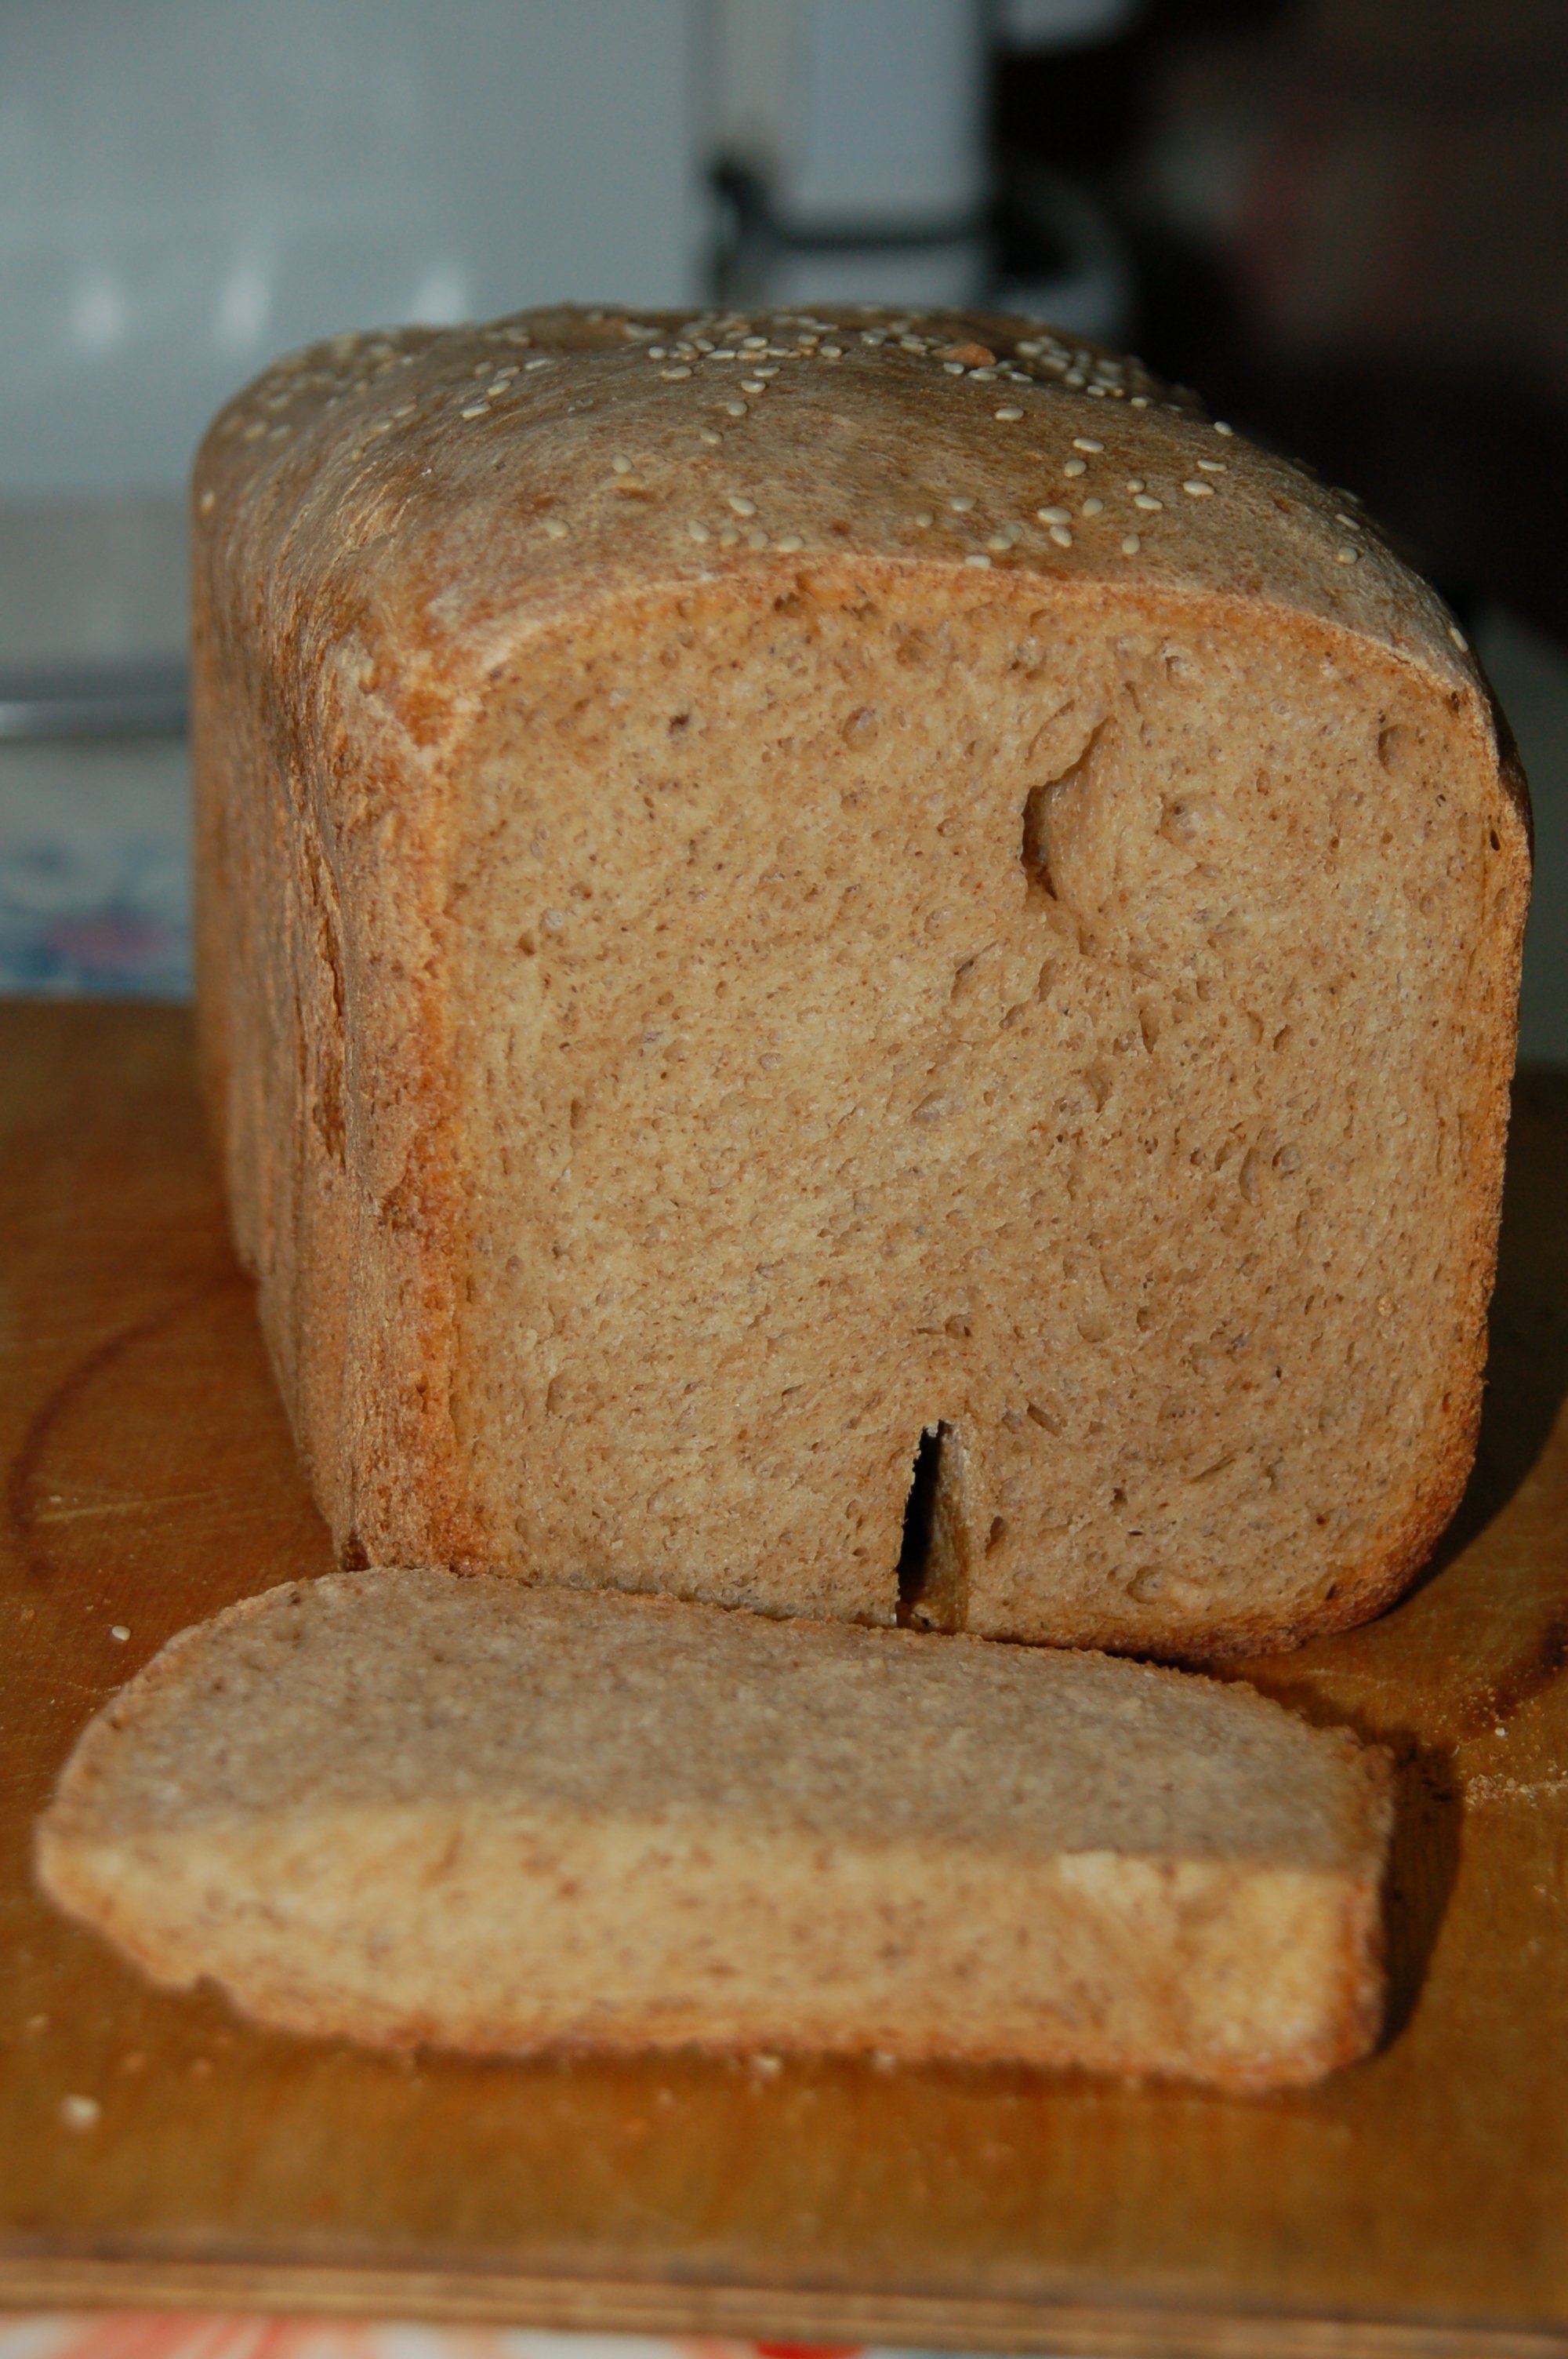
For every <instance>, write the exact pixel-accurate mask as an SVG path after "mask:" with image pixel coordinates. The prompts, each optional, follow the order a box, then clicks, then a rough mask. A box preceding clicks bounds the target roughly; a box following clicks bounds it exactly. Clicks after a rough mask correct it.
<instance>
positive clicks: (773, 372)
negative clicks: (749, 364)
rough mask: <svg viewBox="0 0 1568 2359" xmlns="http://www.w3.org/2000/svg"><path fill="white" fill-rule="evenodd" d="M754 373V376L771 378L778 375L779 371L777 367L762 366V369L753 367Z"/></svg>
mask: <svg viewBox="0 0 1568 2359" xmlns="http://www.w3.org/2000/svg"><path fill="white" fill-rule="evenodd" d="M752 375H753V376H760V377H762V378H763V379H771V378H773V377H775V376H777V375H778V371H777V369H776V368H765V369H764V368H760V369H753V370H752Z"/></svg>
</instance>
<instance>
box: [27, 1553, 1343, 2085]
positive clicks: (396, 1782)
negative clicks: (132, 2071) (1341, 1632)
mask: <svg viewBox="0 0 1568 2359" xmlns="http://www.w3.org/2000/svg"><path fill="white" fill-rule="evenodd" d="M1389 1822H1390V1801H1389V1792H1388V1776H1387V1764H1386V1760H1385V1758H1384V1756H1382V1755H1380V1754H1379V1753H1377V1752H1374V1751H1368V1750H1367V1749H1365V1748H1363V1747H1362V1746H1361V1745H1358V1744H1357V1742H1356V1740H1355V1739H1354V1738H1353V1737H1351V1736H1350V1735H1348V1734H1344V1733H1342V1732H1338V1731H1327V1732H1325V1731H1323V1730H1319V1729H1313V1728H1310V1727H1308V1726H1307V1725H1306V1724H1305V1723H1303V1722H1301V1721H1299V1720H1297V1719H1295V1718H1294V1717H1293V1716H1292V1714H1291V1713H1289V1712H1286V1711H1284V1710H1283V1709H1281V1707H1280V1706H1279V1705H1277V1704H1274V1703H1271V1702H1269V1701H1265V1700H1264V1699H1263V1698H1262V1697H1260V1696H1259V1695H1257V1694H1255V1693H1254V1692H1253V1691H1252V1690H1250V1689H1248V1688H1246V1687H1241V1686H1228V1685H1222V1684H1220V1683H1218V1682H1216V1681H1212V1680H1205V1679H1199V1678H1196V1677H1194V1676H1191V1675H1188V1674H1185V1673H1182V1672H1177V1671H1169V1670H1161V1669H1152V1668H1150V1667H1147V1666H1144V1665H1141V1664H1135V1663H1131V1662H1127V1661H1119V1660H1115V1659H1112V1658H1108V1657H1105V1656H1100V1655H1093V1654H1085V1653H1060V1652H1052V1651H1041V1650H1036V1649H1033V1648H1023V1647H1009V1646H1000V1645H997V1644H993V1643H990V1642H988V1641H985V1640H980V1639H973V1638H966V1637H955V1638H947V1637H940V1636H920V1635H917V1634H915V1633H914V1632H910V1631H901V1630H892V1631H888V1630H874V1629H864V1628H856V1627H853V1626H845V1625H834V1624H825V1623H818V1622H806V1621H795V1622H782V1621H772V1620H766V1619H763V1618H761V1617H757V1616H752V1615H750V1614H735V1613H730V1612H726V1611H724V1610H722V1609H719V1608H715V1607H709V1606H702V1605H693V1604H687V1603H676V1602H673V1601H665V1600H659V1599H644V1598H634V1597H622V1596H617V1595H614V1594H607V1593H584V1592H579V1591H573V1590H555V1589H527V1588H523V1587H520V1586H518V1585H517V1584H515V1583H514V1582H506V1581H502V1580H497V1579H493V1578H487V1577H483V1576H474V1577H463V1576H456V1575H453V1574H450V1573H446V1572H436V1571H382V1572H375V1573H351V1574H344V1575H339V1576H334V1577H332V1578H330V1579H327V1580H323V1581H319V1582H299V1583H292V1584H289V1585H288V1586H286V1587H283V1588H278V1589H274V1590H270V1591H269V1592H267V1593H266V1594H265V1596H261V1597H257V1598H253V1599H251V1600H248V1601H247V1602H246V1603H243V1604H240V1605H237V1606H234V1607H232V1608H231V1609H230V1610H229V1611H228V1612H227V1613H224V1614H220V1615H219V1616H218V1617H217V1618H216V1619H215V1620H214V1621H211V1622H209V1623H205V1624H202V1625H200V1626H199V1627H198V1628H195V1629H193V1630H189V1631H187V1632H185V1633H184V1634H183V1636H180V1637H178V1638H177V1639H176V1640H175V1641H174V1642H173V1643H172V1644H171V1645H170V1646H168V1647H166V1648H165V1649H164V1650H163V1652H162V1653H161V1654H160V1655H159V1656H158V1657H157V1658H156V1659H155V1660H154V1661H153V1662H152V1663H151V1664H149V1665H148V1666H147V1668H146V1670H144V1671H143V1672H142V1673H141V1674H140V1675H139V1676H138V1677H137V1678H136V1679H135V1680H133V1681H132V1682H131V1684H130V1686H129V1687H128V1688H127V1689H126V1690H124V1693H123V1694H122V1695H120V1696H119V1697H118V1698H117V1699H116V1701H114V1703H112V1704H111V1705H109V1706H108V1707H107V1708H106V1709H105V1710H104V1711H103V1712H101V1713H100V1714H99V1716H98V1717H97V1719H96V1720H95V1721H94V1722H93V1723H92V1725H91V1726H90V1727H89V1728H88V1730H87V1731H86V1733H85V1734H84V1735H83V1736H82V1738H81V1741H80V1743H79V1744H78V1745H77V1748H76V1751H75V1753H74V1754H73V1756H72V1757H71V1760H70V1764H69V1766H68V1767H67V1769H66V1771H65V1774H64V1776H63V1777H62V1779H61V1781H60V1785H59V1791H58V1793H57V1795H56V1797H55V1799H54V1801H53V1803H52V1805H51V1807H50V1809H49V1811H48V1813H47V1815H46V1816H45V1818H44V1819H43V1821H42V1822H41V1826H40V1830H39V1837H38V1866H39V1872H40V1875H41V1877H42V1880H43V1883H44V1885H45V1886H46V1887H47V1889H48V1890H49V1892H50V1893H51V1894H52V1895H53V1897H55V1899H56V1900H58V1901H59V1903H60V1904H61V1905H62V1906H63V1907H65V1908H68V1909H70V1910H71V1911H72V1912H73V1913H74V1914H75V1915H77V1916H79V1917H81V1918H83V1919H86V1920H87V1921H88V1922H89V1923H91V1924H93V1925H95V1926H97V1927H98V1928H99V1929H100V1930H102V1931H103V1932H104V1933H106V1934H108V1935H109V1936H110V1937H111V1938H112V1939H113V1940H114V1941H116V1942H117V1943H118V1944H119V1945H120V1947H121V1948H122V1949H123V1950H124V1951H127V1952H129V1954H130V1955H131V1956H132V1957H133V1958H134V1959H135V1960H136V1961H137V1962H138V1963H140V1964H141V1965H142V1966H144V1967H145V1968H146V1970H147V1972H148V1973H151V1974H152V1975H153V1976H154V1977H155V1978H156V1979H157V1981H159V1982H162V1983H165V1984H189V1983H191V1982H193V1981H195V1980H196V1979H197V1978H198V1977H200V1976H203V1975H205V1976H210V1977H211V1978H212V1979H213V1980H214V1981H216V1982H218V1983H220V1984H222V1985H223V1986H224V1988H225V1989H226V1990H228V1991H229V1992H230V1993H231V1995H232V1997H233V1998H234V1999H235V2001H236V2002H237V2003H238V2005H239V2006H241V2007H242V2008H243V2010H244V2011H245V2012H246V2013H247V2014H249V2015H252V2016H254V2017H256V2018H258V2019H259V2020H260V2021H262V2022H264V2023H268V2024H275V2025H279V2026H282V2027H287V2028H289V2029H292V2030H297V2031H305V2032H315V2033H325V2034H342V2035H345V2036H347V2037H349V2038H358V2039H365V2040H373V2041H379V2042H391V2043H407V2042H414V2041H429V2042H434V2043H438V2044H441V2045H445V2046H449V2047H455V2048H459V2049H469V2050H476V2051H481V2050H490V2051H524V2050H528V2049H537V2048H540V2047H544V2046H552V2045H560V2044H573V2043H580V2044H585V2045H589V2046H596V2047H609V2048H619V2049H625V2048H634V2047H643V2046H659V2047H665V2046H675V2045H686V2044H695V2045H699V2046H702V2047H708V2048H719V2049H818V2050H822V2049H838V2050H849V2051H854V2050H862V2051H864V2050H872V2051H876V2050H881V2051H886V2052H888V2053H891V2054H892V2055H895V2056H900V2057H905V2058H910V2059H925V2058H937V2057H950V2058H966V2059H975V2060H993V2059H994V2060H1001V2059H1013V2060H1027V2061H1030V2062H1035V2063H1042V2064H1053V2065H1055V2064H1076V2065H1085V2066H1089V2067H1092V2068H1095V2069H1099V2070H1107V2071H1114V2072H1119V2073H1124V2074H1142V2073H1156V2074H1173V2075H1178V2076H1184V2077H1190V2078H1194V2079H1197V2080H1202V2081H1208V2082H1217V2083H1220V2084H1222V2085H1225V2086H1227V2087H1232V2088H1242V2089H1255V2088H1264V2087H1269V2086H1271V2085H1274V2084H1280V2083H1288V2082H1303V2081H1307V2080H1311V2079H1313V2078H1314V2077H1315V2076H1316V2075H1318V2074H1320V2073H1322V2072H1324V2071H1327V2070H1328V2069H1329V2068H1330V2067H1332V2066H1334V2065H1336V2064H1339V2063H1343V2062H1345V2061H1346V2060H1348V2059H1350V2058H1352V2057H1355V2056H1357V2055H1359V2054H1361V2053H1362V2052H1363V2051H1364V2050H1365V2049H1367V2048H1368V2046H1369V2045H1370V2043H1371V2041H1372V2039H1373V2038H1374V2037H1375V2035H1376V2031H1377V2027H1378V2023H1379V2002H1380V1990H1381V1984H1380V1970H1379V1881H1380V1876H1381V1872H1382V1865H1383V1860H1384V1854H1385V1850H1386V1844H1387V1838H1388V1831H1389Z"/></svg>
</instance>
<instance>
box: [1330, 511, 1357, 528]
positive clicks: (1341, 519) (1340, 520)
mask: <svg viewBox="0 0 1568 2359" xmlns="http://www.w3.org/2000/svg"><path fill="white" fill-rule="evenodd" d="M1334 521H1335V523H1336V524H1343V525H1347V526H1348V527H1349V528H1350V530H1351V531H1352V532H1359V531H1360V529H1361V519H1360V517H1359V516H1339V515H1337V514H1336V516H1335V519H1334Z"/></svg>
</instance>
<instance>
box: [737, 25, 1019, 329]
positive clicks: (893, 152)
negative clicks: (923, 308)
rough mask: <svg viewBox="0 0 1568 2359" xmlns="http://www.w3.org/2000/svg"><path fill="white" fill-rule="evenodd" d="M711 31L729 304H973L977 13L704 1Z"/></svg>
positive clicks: (977, 215)
mask: <svg viewBox="0 0 1568 2359" xmlns="http://www.w3.org/2000/svg"><path fill="white" fill-rule="evenodd" d="M709 24H710V36H709V38H710V43H711V47H710V52H709V59H708V69H709V77H710V79H709V110H710V127H709V137H710V145H711V150H712V153H713V156H714V158H715V159H716V161H717V162H718V164H719V185H720V187H721V189H722V190H723V192H724V197H725V201H726V204H727V207H728V212H729V218H728V222H727V224H726V234H725V237H724V239H723V242H722V245H721V250H720V257H719V275H720V280H721V287H722V292H723V293H724V295H725V296H726V297H727V299H730V300H734V301H741V302H747V303H761V302H767V303H782V304H787V303H795V302H815V303H825V302H849V303H856V302H881V303H892V304H910V305H919V304H940V303H960V304H962V303H973V302H977V301H979V299H981V298H982V297H983V295H984V293H985V288H986V283H987V277H988V271H989V247H988V242H987V237H986V212H987V203H988V199H989V172H988V166H987V158H986V152H985V120H984V108H985V64H986V49H985V43H986V20H985V12H984V9H983V7H982V5H980V0H714V5H713V8H712V12H711V16H710V19H709Z"/></svg>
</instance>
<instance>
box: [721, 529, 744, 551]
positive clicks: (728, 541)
mask: <svg viewBox="0 0 1568 2359" xmlns="http://www.w3.org/2000/svg"><path fill="white" fill-rule="evenodd" d="M740 538H741V536H740V534H739V533H738V532H737V531H736V529H735V527H734V526H733V525H732V524H727V525H726V526H725V527H724V529H723V531H722V532H721V533H720V534H719V548H720V549H733V548H734V546H735V544H736V542H737V541H738V540H739V539H740Z"/></svg>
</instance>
